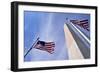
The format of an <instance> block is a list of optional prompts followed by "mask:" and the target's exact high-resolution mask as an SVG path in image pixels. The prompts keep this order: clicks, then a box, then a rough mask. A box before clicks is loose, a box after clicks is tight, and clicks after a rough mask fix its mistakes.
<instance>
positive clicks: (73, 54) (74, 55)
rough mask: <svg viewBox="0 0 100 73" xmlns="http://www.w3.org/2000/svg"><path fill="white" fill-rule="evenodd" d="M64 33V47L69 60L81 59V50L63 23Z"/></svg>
mask: <svg viewBox="0 0 100 73" xmlns="http://www.w3.org/2000/svg"><path fill="white" fill-rule="evenodd" d="M64 33H65V40H66V47H67V48H68V56H69V60H71V59H83V58H84V57H83V55H82V53H81V51H80V50H79V47H78V45H77V43H76V41H75V40H74V37H73V36H72V34H71V32H70V30H69V28H68V27H67V25H66V24H64Z"/></svg>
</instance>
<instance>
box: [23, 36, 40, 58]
mask: <svg viewBox="0 0 100 73" xmlns="http://www.w3.org/2000/svg"><path fill="white" fill-rule="evenodd" d="M38 40H39V37H38V38H37V39H36V41H35V42H34V43H33V45H32V46H31V48H30V49H29V50H28V51H27V53H26V54H25V55H24V58H25V57H26V56H27V54H28V53H29V52H30V51H31V50H32V48H33V46H35V44H36V43H37V42H38Z"/></svg>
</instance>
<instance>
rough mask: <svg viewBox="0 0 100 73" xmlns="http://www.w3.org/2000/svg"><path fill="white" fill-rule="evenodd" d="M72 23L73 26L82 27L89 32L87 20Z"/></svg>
mask: <svg viewBox="0 0 100 73" xmlns="http://www.w3.org/2000/svg"><path fill="white" fill-rule="evenodd" d="M70 22H72V23H73V24H76V25H79V26H80V27H82V28H84V29H86V30H87V31H89V23H88V20H87V19H85V20H70Z"/></svg>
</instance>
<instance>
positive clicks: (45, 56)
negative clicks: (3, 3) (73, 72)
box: [24, 11, 90, 61]
mask: <svg viewBox="0 0 100 73" xmlns="http://www.w3.org/2000/svg"><path fill="white" fill-rule="evenodd" d="M66 18H68V19H80V20H81V19H88V20H89V21H90V15H89V14H81V13H54V12H51V13H49V12H34V11H33V12H32V11H24V51H25V53H26V52H27V50H28V49H29V48H30V47H31V45H32V44H33V42H34V41H35V40H36V39H37V37H40V40H41V41H46V42H49V41H51V42H52V41H53V42H55V51H54V53H53V54H49V53H48V52H45V51H41V50H38V49H35V48H33V49H32V50H31V51H30V52H29V54H28V55H27V56H26V57H25V59H24V61H47V60H68V52H67V47H66V45H65V36H64V30H63V26H64V23H65V22H66ZM82 31H83V32H85V34H86V35H88V36H89V32H88V31H85V30H84V29H82ZM25 53H24V54H25Z"/></svg>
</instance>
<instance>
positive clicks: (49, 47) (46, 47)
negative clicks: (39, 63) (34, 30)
mask: <svg viewBox="0 0 100 73" xmlns="http://www.w3.org/2000/svg"><path fill="white" fill-rule="evenodd" d="M54 47H55V43H54V42H45V41H38V42H37V43H36V45H35V46H34V48H36V49H39V50H43V51H46V52H48V53H50V54H52V53H53V51H54Z"/></svg>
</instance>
